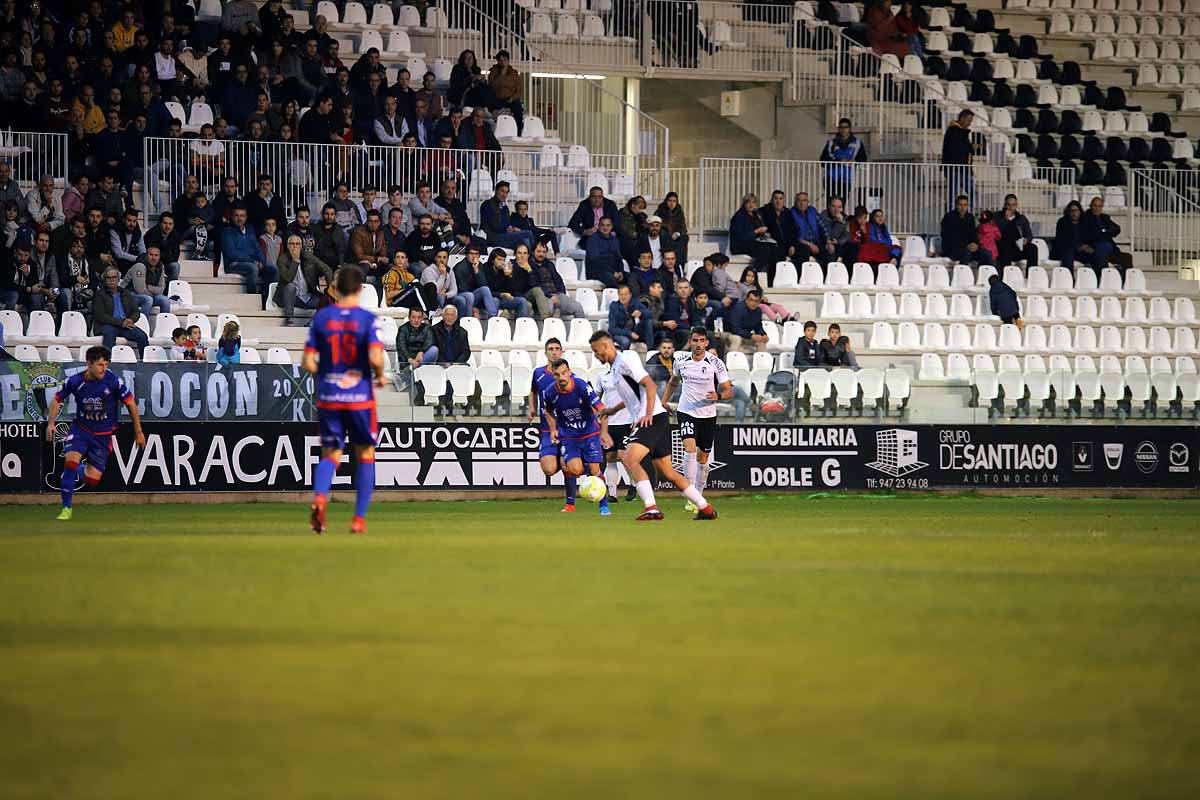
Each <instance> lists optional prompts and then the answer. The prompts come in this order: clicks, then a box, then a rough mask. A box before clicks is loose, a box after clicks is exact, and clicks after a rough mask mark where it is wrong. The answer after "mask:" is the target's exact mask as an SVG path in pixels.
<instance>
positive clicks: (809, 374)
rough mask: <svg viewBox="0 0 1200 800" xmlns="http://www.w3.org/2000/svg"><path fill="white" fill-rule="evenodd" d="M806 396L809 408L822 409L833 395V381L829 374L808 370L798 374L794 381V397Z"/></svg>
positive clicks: (817, 370)
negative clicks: (797, 378)
mask: <svg viewBox="0 0 1200 800" xmlns="http://www.w3.org/2000/svg"><path fill="white" fill-rule="evenodd" d="M805 394H807V395H808V401H809V406H810V407H820V408H824V406H825V403H826V402H827V401H828V400H829V398H830V396H832V394H833V381H832V379H831V378H830V373H829V372H827V371H825V370H823V369H810V370H805V371H803V372H801V373H800V377H799V380H797V381H796V396H797V397H804V396H805Z"/></svg>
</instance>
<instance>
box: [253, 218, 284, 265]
mask: <svg viewBox="0 0 1200 800" xmlns="http://www.w3.org/2000/svg"><path fill="white" fill-rule="evenodd" d="M258 246H259V247H261V248H262V251H263V264H264V265H266V266H267V267H275V268H276V270H278V262H279V253H280V252H281V251H282V250H283V237H281V236H280V235H279V233H278V229H277V228H276V225H275V220H274V219H273V218H271V217H268V218H267V219H266V221H265V222H264V223H263V232H262V235H261V236H259V237H258Z"/></svg>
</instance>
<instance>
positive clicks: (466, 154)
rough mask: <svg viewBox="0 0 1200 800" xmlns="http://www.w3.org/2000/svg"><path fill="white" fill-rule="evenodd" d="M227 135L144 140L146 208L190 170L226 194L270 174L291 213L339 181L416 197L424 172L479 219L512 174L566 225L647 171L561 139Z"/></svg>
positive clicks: (551, 223) (544, 213)
mask: <svg viewBox="0 0 1200 800" xmlns="http://www.w3.org/2000/svg"><path fill="white" fill-rule="evenodd" d="M218 144H219V145H220V147H219V148H212V150H213V152H211V153H208V152H205V150H206V148H207V147H208V145H207V144H206V143H204V142H203V140H201V139H163V138H148V139H146V140H145V144H144V147H143V170H144V174H145V175H146V176H147V179H146V180H144V181H143V182H142V184H143V189H142V191H143V195H142V206H141V207H142V208H143V209H145V210H146V212H147V214H148V215H149V216H156V215H157V214H158V213H160V212H161V211H163V210H165V209H168V208H170V205H171V202H172V201H173V200H174V198H176V197H178V196H179V195H180V194H181V193H182V192H183V189H184V181H185V178H186V176H188V175H195V176H196V177H197V178H198V179H199V180H200V184H201V188H202V190H203V191H204V192H205V193H206V194H207V195H208V196H209V197H210V198H212V197H216V196H217V195H218V194H219V192H220V191H221V184H222V181H223V180H224V178H225V177H226V176H232V177H234V178H236V179H237V181H238V190H239V193H240V194H243V195H244V194H246V193H248V192H252V191H254V189H255V187H256V186H257V182H258V178H259V176H261V175H270V176H271V178H272V180H273V183H274V191H275V193H276V194H278V195H279V196H280V198H281V199H282V200H283V203H284V207H285V210H286V211H287V213H288V215H289V216H291V215H293V214H294V213H295V210H296V209H297V208H299V207H301V206H303V207H307V208H308V209H309V210H310V211H312V212H313V214H314V215H316V214H317V213H318V212H319V210H320V208H321V206H322V205H324V204H325V203H326V202H327V201H328V200H330V199H332V196H333V191H334V188H335V186H336V185H337V184H338V183H339V182H345V183H346V185H347V186H348V187H349V189H350V196H351V198H352V199H354V200H356V201H357V200H359V199H360V198H361V195H362V190H363V189H365V188H366V187H368V186H370V187H374V189H375V190H376V192H377V194H376V197H377V201H378V203H380V204H382V203H383V202H385V201H386V200H387V199H388V194H387V193H388V189H389V187H391V186H399V187H400V188H401V191H402V192H403V193H404V195H405V197H406V198H407V197H409V196H411V195H413V194H414V193H415V192H416V189H417V184H418V183H420V182H422V181H424V182H428V183H430V184H431V186H432V188H433V194H434V195H435V196H436V195H437V194H438V192H439V190H440V188H441V186H440V184H441V182H442V181H443V180H447V179H453V180H455V181H456V189H457V191H458V196H459V197H460V198H462V199H463V200H464V201H465V202H466V206H467V213H468V216H469V217H470V219H471V221H472V222H477V221H478V220H479V204H480V202H482V201H483V200H486V199H487V198H489V197H491V196H492V191H493V185H494V184H495V183H496V182H498V181H500V180H507V181H509V183H510V184H512V186H511V189H510V191H511V194H510V196H509V204H510V206H511V205H512V204H513V203H514V202H516V201H517V200H520V199H526V200H528V201H529V204H530V215H531V216H532V217H533V218H534V219H535V220H536V221H537V223H538V224H539V225H542V226H548V227H558V226H565V225H566V224H567V221H568V220H569V219H570V216H571V213H572V212H573V211H574V209H575V206H576V205H577V204H578V203H579V201H580V200H582V199H583V198H584V197H585V196H586V195H587V192H588V189H589V188H590V187H591V186H593V185H600V186H602V187H604V188H605V189H606V192H608V193H612V194H615V195H618V196H621V195H629V194H632V193H633V188H634V187H635V186H636V185H637V176H638V174H639V173H638V172H637V159H635V158H632V157H630V156H626V155H604V154H584V153H581V152H576V153H572V152H570V151H569V150H568V151H567V152H563V151H561V150H560V149H559V148H558V147H557V146H545V147H542V148H541V149H540V150H532V149H531V150H509V151H503V152H500V151H481V150H449V149H445V150H443V149H438V148H403V147H392V146H367V145H335V144H319V145H318V144H300V143H295V142H248V141H242V140H234V141H222V142H218Z"/></svg>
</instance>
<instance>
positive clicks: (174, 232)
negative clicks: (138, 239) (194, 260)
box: [143, 211, 183, 281]
mask: <svg viewBox="0 0 1200 800" xmlns="http://www.w3.org/2000/svg"><path fill="white" fill-rule="evenodd" d="M143 239H144V240H145V242H146V247H157V248H158V252H159V253H160V254H161V263H162V265H163V272H164V273H165V274H166V276H167V280H168V281H174V280H178V279H179V248H180V245H181V244H182V243H183V237H182V236H181V235H180V233H179V228H177V227H176V226H175V215H174V214H172V213H171V212H170V211H164V212H163V213H162V214H161V215H159V218H158V224H157V225H155V226H154V227H153V228H151V229H150V230H148V231H146V235H145V236H144V237H143Z"/></svg>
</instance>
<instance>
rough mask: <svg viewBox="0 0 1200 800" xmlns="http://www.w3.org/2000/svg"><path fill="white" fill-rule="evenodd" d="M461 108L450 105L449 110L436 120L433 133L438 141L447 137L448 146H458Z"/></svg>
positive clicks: (461, 125) (461, 128) (460, 128)
mask: <svg viewBox="0 0 1200 800" xmlns="http://www.w3.org/2000/svg"><path fill="white" fill-rule="evenodd" d="M462 122H463V110H462V108H461V107H460V106H451V107H450V112H449V113H448V114H447V115H446V116H444V117H442V118H441V119H440V120H438V121H437V124H436V125H434V126H433V135H434V136H435V137H437V140H438V142H441V141H442V140H443V139H449V140H450V143H449V144H448V145H446V146H447V147H448V148H455V147H458V144H457V142H458V141H459V138H458V137H459V136H460V135H461V134H462V131H463V127H464V126H463V124H462Z"/></svg>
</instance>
